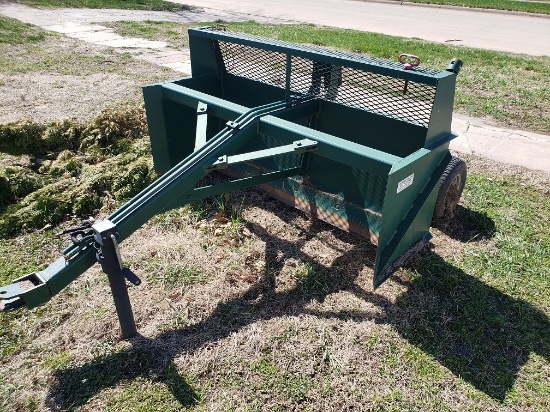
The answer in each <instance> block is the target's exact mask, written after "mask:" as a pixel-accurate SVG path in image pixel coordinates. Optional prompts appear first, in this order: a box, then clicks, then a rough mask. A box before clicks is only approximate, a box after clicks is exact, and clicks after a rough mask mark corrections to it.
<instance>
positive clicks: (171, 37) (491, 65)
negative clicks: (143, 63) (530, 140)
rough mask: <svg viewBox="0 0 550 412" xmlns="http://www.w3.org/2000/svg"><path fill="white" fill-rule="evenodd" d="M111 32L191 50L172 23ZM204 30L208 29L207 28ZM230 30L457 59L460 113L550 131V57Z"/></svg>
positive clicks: (378, 53) (243, 27) (254, 28)
mask: <svg viewBox="0 0 550 412" xmlns="http://www.w3.org/2000/svg"><path fill="white" fill-rule="evenodd" d="M109 25H110V26H111V27H113V28H115V30H116V31H117V32H119V33H120V34H121V35H125V36H140V37H145V38H147V39H150V40H163V41H166V42H168V43H170V44H171V45H172V46H173V47H183V46H186V45H187V44H188V39H187V29H188V27H189V26H184V25H180V24H179V23H170V22H162V23H160V22H118V23H110V24H109ZM202 25H204V24H202ZM227 26H228V30H232V31H237V32H245V33H249V34H254V35H259V36H265V37H272V38H276V39H279V40H284V41H290V42H296V43H309V44H315V45H319V46H324V47H332V48H337V49H342V50H349V51H353V52H358V53H364V54H366V55H369V56H373V57H382V58H386V59H390V60H394V61H396V60H397V58H398V57H399V55H400V54H401V53H411V54H415V55H418V56H419V57H420V58H421V60H422V65H423V66H427V67H431V68H435V69H439V70H445V69H446V67H447V65H448V63H449V61H450V60H451V59H452V58H453V57H459V58H460V59H462V60H463V61H464V67H463V69H462V71H461V72H460V75H459V76H458V79H457V89H456V96H455V109H456V111H458V112H461V113H465V114H468V115H471V116H476V117H490V118H493V119H494V120H496V121H498V122H499V123H502V124H504V125H507V126H511V127H515V128H521V129H526V130H533V131H538V132H548V131H549V130H550V87H549V85H548V82H547V81H546V79H547V78H550V57H548V56H539V57H535V56H525V55H514V54H507V53H501V52H496V51H490V50H482V49H473V48H467V47H461V46H453V45H448V44H439V43H432V42H427V41H423V40H418V39H404V38H399V37H393V36H388V35H384V34H377V33H365V32H360V31H355V30H341V29H332V28H327V27H317V26H313V25H267V24H258V23H254V22H244V23H228V24H227Z"/></svg>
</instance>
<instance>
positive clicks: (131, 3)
mask: <svg viewBox="0 0 550 412" xmlns="http://www.w3.org/2000/svg"><path fill="white" fill-rule="evenodd" d="M17 2H18V3H22V4H27V5H29V6H40V7H55V8H61V7H74V8H82V9H84V8H86V9H121V10H157V11H162V10H186V9H188V7H187V6H184V5H182V4H178V3H171V2H169V1H163V0H17Z"/></svg>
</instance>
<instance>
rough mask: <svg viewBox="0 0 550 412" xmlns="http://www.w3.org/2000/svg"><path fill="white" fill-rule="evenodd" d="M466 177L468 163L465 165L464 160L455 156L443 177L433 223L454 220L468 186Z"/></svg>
mask: <svg viewBox="0 0 550 412" xmlns="http://www.w3.org/2000/svg"><path fill="white" fill-rule="evenodd" d="M466 176H467V168H466V163H464V160H462V159H459V158H458V157H454V156H453V158H452V159H451V161H450V162H449V164H448V165H447V167H446V168H445V171H444V172H443V174H442V175H441V186H440V188H439V192H438V193H437V200H436V202H435V208H434V214H433V219H432V221H434V222H437V221H442V220H450V219H452V218H453V216H454V214H455V210H456V205H457V203H458V201H459V200H460V196H462V191H463V190H464V185H465V184H466Z"/></svg>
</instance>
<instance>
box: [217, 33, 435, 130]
mask: <svg viewBox="0 0 550 412" xmlns="http://www.w3.org/2000/svg"><path fill="white" fill-rule="evenodd" d="M219 46H220V51H221V54H222V57H223V62H224V65H225V70H226V71H227V73H229V74H232V75H235V76H240V77H244V78H247V79H251V80H255V81H259V82H262V83H266V84H269V85H272V86H276V87H281V88H285V87H286V61H287V56H286V54H283V53H278V52H271V51H265V50H262V49H258V48H255V47H250V46H243V45H239V44H235V43H230V42H219ZM304 47H305V46H304ZM308 47H309V46H308ZM323 51H326V50H325V49H323ZM335 53H337V54H339V55H340V54H343V53H342V52H335ZM344 55H345V54H344ZM345 56H346V57H348V55H345ZM349 56H353V57H354V58H355V59H358V58H360V57H361V56H357V55H352V54H349ZM340 57H341V56H340ZM368 59H369V61H370V60H373V59H372V58H368ZM378 60H381V59H378ZM386 64H388V65H392V66H393V65H396V64H397V65H399V67H401V65H400V64H399V63H394V62H387V61H386ZM290 91H291V93H293V94H294V95H299V96H317V97H319V98H322V99H325V100H330V101H334V102H337V103H340V104H343V105H346V106H350V107H355V108H359V109H363V110H367V111H369V112H373V113H377V114H381V115H384V116H387V117H391V118H396V119H399V120H404V121H407V122H409V123H413V124H417V125H420V126H424V127H427V126H428V123H429V120H430V114H431V110H432V105H433V100H434V96H435V87H433V86H428V85H425V84H421V83H416V82H412V81H408V82H406V81H404V80H401V79H396V78H394V77H390V76H384V75H380V74H374V73H370V72H366V71H362V70H356V69H352V68H349V67H339V66H333V65H331V64H328V63H320V62H316V61H313V60H310V59H305V58H302V57H296V56H292V60H291V77H290Z"/></svg>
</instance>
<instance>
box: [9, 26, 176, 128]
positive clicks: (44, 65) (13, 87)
mask: <svg viewBox="0 0 550 412" xmlns="http://www.w3.org/2000/svg"><path fill="white" fill-rule="evenodd" d="M2 51H3V59H4V58H5V60H4V61H3V62H2V63H0V69H1V72H0V122H2V123H7V122H13V121H17V120H21V119H27V120H34V121H37V122H47V121H52V120H61V119H66V118H76V119H79V120H89V119H91V118H93V117H95V116H96V115H97V114H98V113H99V112H100V111H101V110H102V109H104V108H106V107H108V106H117V105H120V104H121V103H124V102H129V103H133V104H140V103H141V102H142V100H143V99H142V95H141V88H142V87H143V86H144V85H146V84H150V83H154V82H157V81H161V80H163V79H167V78H174V77H177V76H178V74H177V73H176V72H173V71H172V70H170V69H168V68H164V67H159V66H156V65H153V64H151V63H147V62H144V61H138V60H135V59H133V58H132V57H131V56H130V55H129V54H127V53H124V52H123V51H122V52H120V51H119V52H116V51H114V49H112V48H108V47H101V46H97V45H91V44H87V43H83V42H81V41H78V40H73V39H69V38H66V37H62V36H48V37H47V38H46V40H45V41H44V42H43V43H40V44H39V45H35V44H32V45H29V44H24V45H18V46H10V47H9V48H8V47H6V46H3V47H2Z"/></svg>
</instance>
